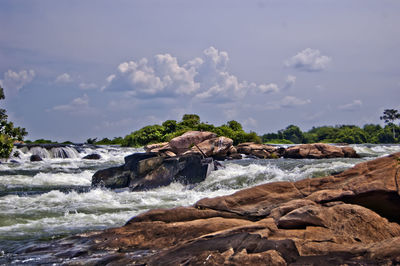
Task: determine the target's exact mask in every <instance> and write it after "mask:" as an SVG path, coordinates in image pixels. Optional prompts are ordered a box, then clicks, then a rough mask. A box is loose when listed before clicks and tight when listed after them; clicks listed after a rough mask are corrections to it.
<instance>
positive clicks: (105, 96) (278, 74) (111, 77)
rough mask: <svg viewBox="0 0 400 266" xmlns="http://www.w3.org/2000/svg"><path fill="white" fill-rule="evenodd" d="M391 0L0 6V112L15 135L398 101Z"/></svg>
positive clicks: (343, 117)
mask: <svg viewBox="0 0 400 266" xmlns="http://www.w3.org/2000/svg"><path fill="white" fill-rule="evenodd" d="M399 13H400V1H397V0H392V1H385V0H380V1H369V0H359V1H352V0H334V1H330V0H326V1H320V0H298V1H289V0H287V1H286V0H274V1H267V0H257V1H252V0H247V1H235V0H225V1H224V0H220V1H215V0H213V1H209V0H202V1H191V0H180V1H177V0H169V1H164V0H159V1H153V0H142V1H135V0H113V1H102V0H87V1H81V0H68V1H66V0H58V1H54V0H48V1H46V0H40V1H39V0H37V1H35V0H29V1H26V0H0V25H1V27H0V83H1V86H2V87H3V88H4V89H5V93H6V100H5V101H2V102H1V106H2V107H5V108H6V109H7V111H8V114H9V117H10V119H11V120H12V121H14V122H15V123H16V124H17V125H19V126H23V127H25V128H26V129H27V130H28V132H29V135H28V139H38V138H49V139H52V140H58V141H61V140H62V141H64V140H71V141H85V140H86V139H87V138H89V137H100V138H102V137H109V138H112V137H116V136H124V135H126V134H128V133H130V132H131V131H133V130H137V129H139V128H141V127H142V126H144V125H149V124H155V123H161V122H162V121H165V120H167V119H175V120H180V118H181V117H182V115H183V114H185V113H196V114H199V115H200V117H201V118H202V120H203V121H207V122H209V123H213V124H215V125H221V124H223V123H225V122H227V121H229V120H232V119H234V120H237V121H239V122H240V123H242V124H243V126H244V128H245V130H247V131H249V130H253V131H256V132H257V133H259V134H263V133H266V132H272V131H277V130H279V129H282V128H284V127H286V126H287V125H289V124H296V125H298V126H300V127H301V128H302V129H303V130H308V129H310V128H311V127H312V126H321V125H336V124H356V125H363V124H365V123H380V121H379V116H380V115H381V113H382V111H383V109H385V108H400V27H399V25H400V16H399Z"/></svg>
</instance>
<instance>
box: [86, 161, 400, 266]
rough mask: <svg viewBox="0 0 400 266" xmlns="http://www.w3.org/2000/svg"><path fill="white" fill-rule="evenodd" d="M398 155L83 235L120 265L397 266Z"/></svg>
mask: <svg viewBox="0 0 400 266" xmlns="http://www.w3.org/2000/svg"><path fill="white" fill-rule="evenodd" d="M164 160H167V159H164ZM399 160H400V153H396V154H393V155H390V156H387V157H383V158H378V159H376V160H373V161H368V162H364V163H360V164H358V165H356V166H355V167H353V168H351V169H349V170H346V171H344V172H342V173H340V174H338V175H334V176H327V177H321V178H313V179H303V180H300V181H297V182H288V181H286V182H274V183H268V184H263V185H259V186H255V187H253V188H248V189H244V190H241V191H239V192H236V193H234V194H232V195H229V196H222V197H216V198H205V199H202V200H200V201H198V202H197V203H196V204H195V205H194V206H192V207H179V208H175V209H171V210H165V209H163V210H152V211H148V212H146V213H143V214H141V215H139V216H136V217H133V218H132V219H131V220H130V221H128V222H127V224H126V225H125V226H123V227H120V228H113V229H107V230H105V231H103V232H98V233H96V234H92V235H91V236H88V237H87V236H84V235H82V236H81V239H82V241H85V243H91V246H90V247H91V249H92V250H97V251H100V250H118V253H116V254H118V256H115V258H114V259H113V260H111V261H113V263H115V264H118V263H125V264H126V263H130V264H145V265H157V264H160V263H162V264H163V265H182V264H185V265H215V264H219V265H221V264H229V265H257V264H259V265H260V264H265V265H270V264H272V265H288V264H294V265H340V264H348V265H376V264H379V265H381V264H384V265H397V264H399V263H400V188H399V184H400V164H399ZM153 163H154V164H155V165H158V164H159V161H157V160H156V161H154V162H153ZM171 164H173V165H175V164H174V163H172V162H171ZM144 165H148V164H147V163H144ZM174 167H175V166H174ZM172 168H173V167H172ZM143 171H144V172H146V171H147V170H146V167H144V168H143ZM135 250H137V251H143V250H148V251H150V250H151V252H148V253H146V254H144V255H143V254H142V255H141V256H132V255H130V254H132V251H135Z"/></svg>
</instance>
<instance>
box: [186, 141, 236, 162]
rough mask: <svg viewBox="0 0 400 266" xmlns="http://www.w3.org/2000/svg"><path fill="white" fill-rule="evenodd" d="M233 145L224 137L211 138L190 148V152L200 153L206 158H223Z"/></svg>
mask: <svg viewBox="0 0 400 266" xmlns="http://www.w3.org/2000/svg"><path fill="white" fill-rule="evenodd" d="M232 145H233V140H232V139H230V138H226V137H218V138H211V139H208V140H205V141H203V142H201V143H199V144H197V145H196V146H194V147H192V149H191V152H197V153H198V152H200V153H201V154H204V155H205V156H206V157H215V158H225V157H226V156H227V154H228V152H229V151H230V149H231V147H232Z"/></svg>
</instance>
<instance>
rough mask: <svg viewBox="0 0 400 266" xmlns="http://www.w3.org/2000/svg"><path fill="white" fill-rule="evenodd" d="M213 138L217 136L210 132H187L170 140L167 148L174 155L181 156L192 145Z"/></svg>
mask: <svg viewBox="0 0 400 266" xmlns="http://www.w3.org/2000/svg"><path fill="white" fill-rule="evenodd" d="M215 137H217V135H216V134H215V133H212V132H201V131H188V132H186V133H185V134H183V135H181V136H179V137H176V138H173V139H171V141H170V142H169V147H170V148H171V151H172V152H174V153H175V154H182V153H184V152H186V151H187V150H189V149H190V148H192V146H193V145H195V144H199V143H201V142H203V141H205V140H208V139H211V138H215Z"/></svg>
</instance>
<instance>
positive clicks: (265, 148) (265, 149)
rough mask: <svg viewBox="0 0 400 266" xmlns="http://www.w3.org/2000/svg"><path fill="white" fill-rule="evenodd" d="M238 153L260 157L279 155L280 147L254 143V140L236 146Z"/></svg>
mask: <svg viewBox="0 0 400 266" xmlns="http://www.w3.org/2000/svg"><path fill="white" fill-rule="evenodd" d="M236 149H237V151H238V152H239V153H243V154H246V155H254V156H256V157H258V158H261V159H267V158H278V157H280V149H279V148H278V147H275V146H271V145H266V144H256V143H254V142H245V143H241V144H239V145H238V146H237V147H236Z"/></svg>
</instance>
